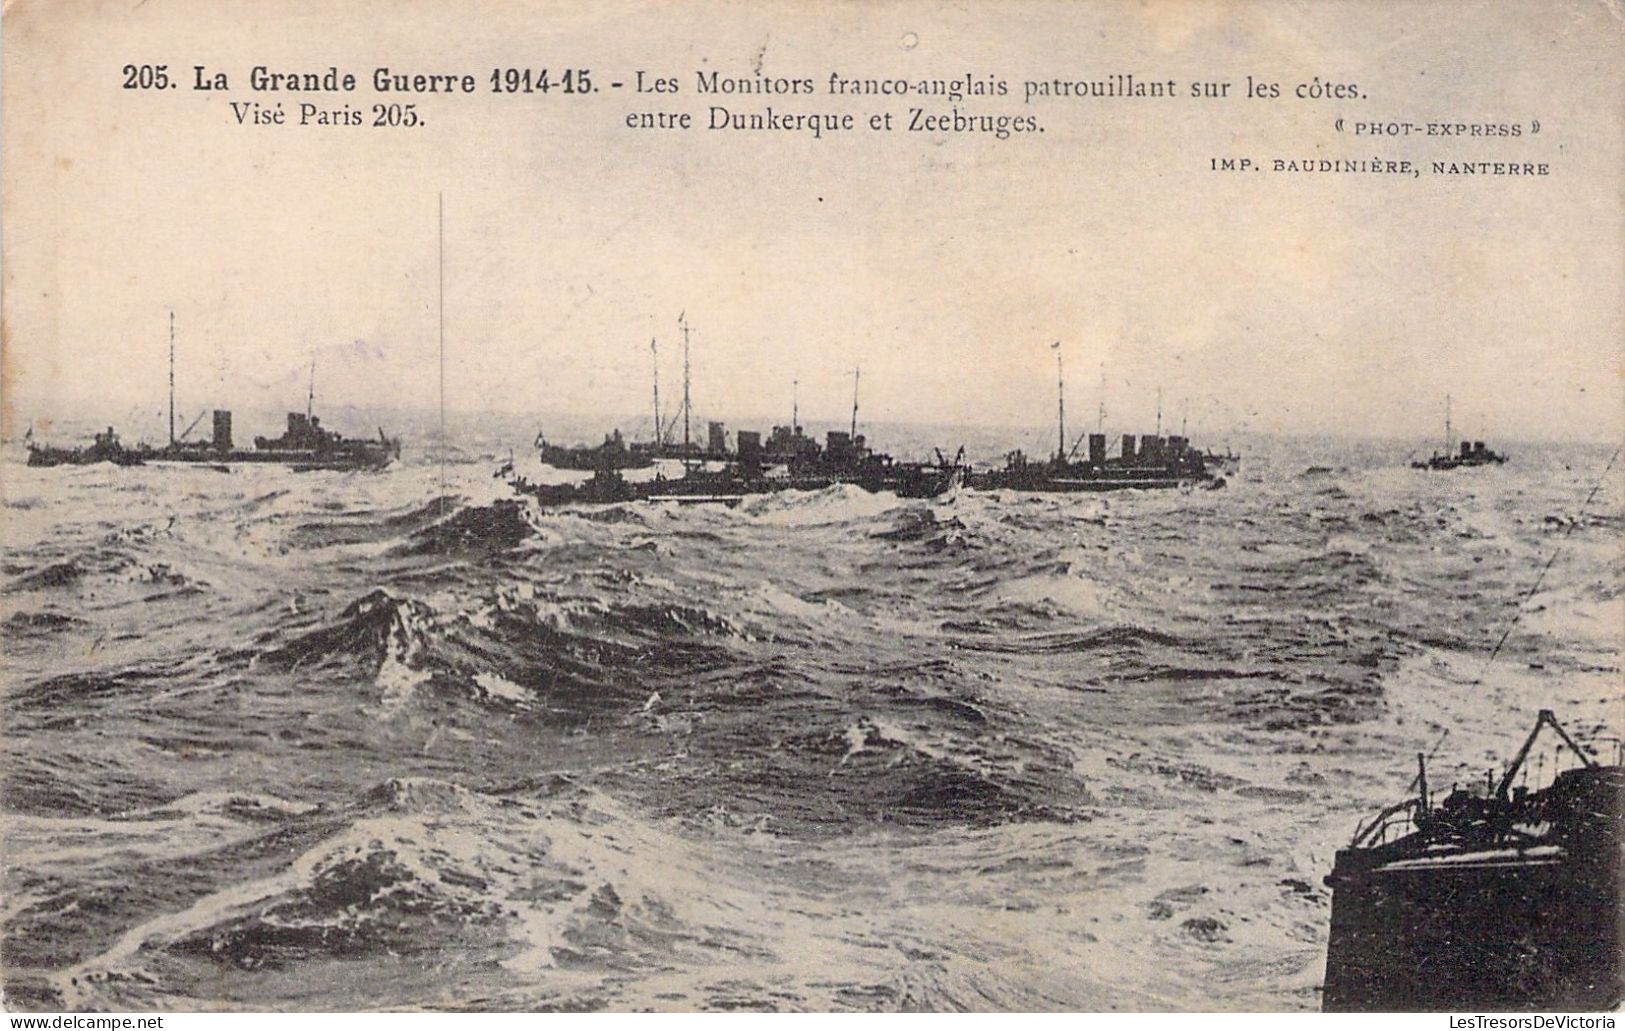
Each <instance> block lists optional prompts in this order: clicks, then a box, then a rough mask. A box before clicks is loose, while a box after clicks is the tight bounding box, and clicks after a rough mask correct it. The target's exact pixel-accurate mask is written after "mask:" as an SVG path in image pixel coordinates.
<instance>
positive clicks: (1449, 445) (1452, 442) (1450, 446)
mask: <svg viewBox="0 0 1625 1031" xmlns="http://www.w3.org/2000/svg"><path fill="white" fill-rule="evenodd" d="M1455 447H1456V438H1455V435H1454V434H1452V433H1451V432H1450V395H1449V394H1446V395H1445V396H1444V453H1445V454H1447V455H1448V454H1449V453H1450V452H1451V451H1453V450H1454V449H1455Z"/></svg>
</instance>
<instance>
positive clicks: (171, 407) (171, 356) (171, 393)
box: [169, 309, 175, 447]
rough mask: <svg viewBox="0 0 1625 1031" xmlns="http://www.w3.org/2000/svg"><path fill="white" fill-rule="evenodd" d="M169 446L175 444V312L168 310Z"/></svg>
mask: <svg viewBox="0 0 1625 1031" xmlns="http://www.w3.org/2000/svg"><path fill="white" fill-rule="evenodd" d="M169 446H170V447H174V446H175V312H174V309H171V310H170V312H169Z"/></svg>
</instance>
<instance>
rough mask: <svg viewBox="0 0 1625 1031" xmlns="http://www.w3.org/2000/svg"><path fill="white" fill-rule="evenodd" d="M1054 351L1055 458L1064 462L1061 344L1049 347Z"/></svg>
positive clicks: (1064, 392)
mask: <svg viewBox="0 0 1625 1031" xmlns="http://www.w3.org/2000/svg"><path fill="white" fill-rule="evenodd" d="M1050 346H1051V347H1053V348H1054V349H1055V419H1056V425H1055V432H1056V437H1055V457H1056V458H1057V459H1059V460H1060V461H1063V462H1064V461H1066V376H1065V375H1064V373H1063V370H1062V366H1061V342H1060V341H1059V340H1057V341H1055V343H1053V344H1051V345H1050Z"/></svg>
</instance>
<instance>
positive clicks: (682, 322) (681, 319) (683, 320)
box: [677, 311, 689, 473]
mask: <svg viewBox="0 0 1625 1031" xmlns="http://www.w3.org/2000/svg"><path fill="white" fill-rule="evenodd" d="M677 324H678V325H679V326H681V327H682V328H683V469H684V472H685V473H686V472H687V471H688V462H689V454H688V449H689V443H688V434H689V427H688V424H689V398H688V371H689V370H688V312H686V311H685V312H682V313H680V314H679V315H678V316H677Z"/></svg>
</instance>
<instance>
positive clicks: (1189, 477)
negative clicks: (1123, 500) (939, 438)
mask: <svg viewBox="0 0 1625 1031" xmlns="http://www.w3.org/2000/svg"><path fill="white" fill-rule="evenodd" d="M1063 371H1064V370H1063V366H1062V364H1061V356H1060V353H1059V351H1058V350H1057V353H1056V356H1055V375H1056V384H1055V385H1056V420H1057V426H1056V448H1055V454H1054V455H1052V456H1051V457H1050V458H1048V459H1043V460H1034V459H1031V458H1029V457H1028V456H1027V455H1026V454H1025V453H1024V452H1021V451H1012V452H1010V453H1009V454H1008V455H1006V456H1005V463H1004V467H1003V468H1002V469H988V470H980V471H973V472H972V473H970V475H969V476H968V477H967V478H966V481H965V482H966V486H968V487H970V488H972V489H973V490H1014V491H1032V492H1038V493H1050V494H1069V493H1075V492H1081V491H1108V490H1133V489H1153V488H1162V487H1184V486H1207V487H1222V486H1224V480H1223V478H1221V477H1220V476H1219V475H1218V471H1217V470H1218V469H1220V468H1228V469H1232V470H1233V469H1234V468H1235V467H1236V465H1237V464H1238V463H1239V462H1240V458H1239V457H1238V456H1236V455H1232V454H1229V453H1228V451H1227V452H1226V454H1225V455H1222V456H1218V455H1212V454H1203V453H1202V452H1200V451H1197V450H1196V449H1194V448H1192V447H1191V446H1190V441H1189V439H1188V438H1186V437H1185V436H1184V435H1183V434H1171V435H1169V436H1166V437H1164V436H1163V435H1162V396H1161V391H1158V396H1157V432H1156V433H1148V434H1142V435H1141V436H1139V437H1138V438H1136V437H1135V435H1134V434H1132V433H1125V434H1123V437H1122V450H1121V452H1120V453H1119V454H1118V455H1116V456H1112V457H1108V456H1107V454H1106V434H1105V433H1102V432H1095V433H1090V434H1088V454H1087V456H1079V455H1078V454H1077V451H1078V448H1079V446H1080V445H1082V444H1083V443H1084V439H1083V438H1082V437H1080V438H1078V440H1077V441H1075V442H1074V443H1073V444H1072V446H1071V448H1070V449H1069V448H1068V447H1067V434H1066V380H1065V377H1064V375H1063ZM1104 421H1105V407H1104V404H1103V405H1102V407H1101V422H1102V423H1104Z"/></svg>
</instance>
